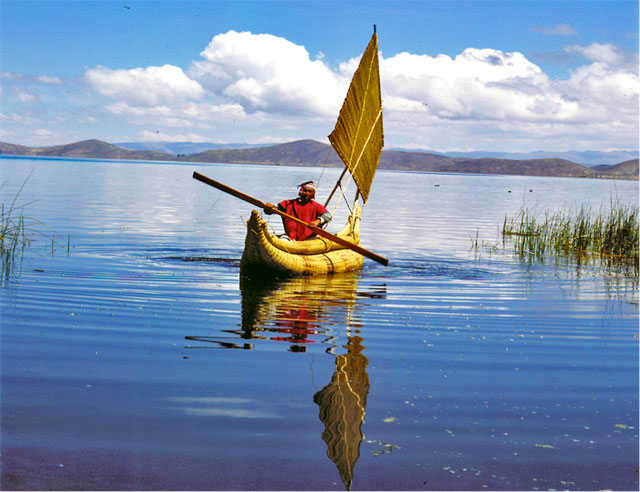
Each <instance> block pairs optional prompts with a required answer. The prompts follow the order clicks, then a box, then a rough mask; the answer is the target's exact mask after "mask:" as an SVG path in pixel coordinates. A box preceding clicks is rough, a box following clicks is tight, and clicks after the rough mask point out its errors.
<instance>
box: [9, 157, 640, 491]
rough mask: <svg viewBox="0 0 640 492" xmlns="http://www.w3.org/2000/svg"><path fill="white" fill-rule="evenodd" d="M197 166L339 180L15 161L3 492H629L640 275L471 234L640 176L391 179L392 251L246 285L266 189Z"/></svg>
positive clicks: (385, 212) (379, 180)
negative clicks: (246, 258) (246, 264)
mask: <svg viewBox="0 0 640 492" xmlns="http://www.w3.org/2000/svg"><path fill="white" fill-rule="evenodd" d="M193 171H199V172H201V173H203V174H205V175H207V176H210V177H211V178H213V179H216V180H219V181H222V182H223V183H226V184H228V185H230V186H232V187H234V188H237V189H240V190H242V191H245V192H247V193H249V194H251V195H254V196H256V197H258V198H260V199H262V200H264V201H272V202H275V201H278V200H280V199H284V198H290V197H292V196H295V194H296V189H295V186H296V185H297V184H298V183H300V182H302V181H303V180H306V179H315V180H316V181H317V180H318V178H321V179H320V192H319V198H320V199H323V198H324V197H325V196H326V193H327V188H329V187H330V186H331V184H332V182H333V180H334V179H335V177H336V173H337V171H336V170H331V169H328V170H325V171H324V172H323V171H322V170H321V169H318V168H306V169H300V168H288V167H262V166H240V165H237V166H223V165H204V164H195V165H194V164H190V165H178V164H171V163H143V162H97V161H84V160H56V159H37V160H36V159H26V158H20V159H18V158H3V159H1V160H0V174H1V182H2V183H3V186H2V188H1V189H0V193H1V194H2V202H3V203H5V206H7V205H8V203H10V202H11V200H12V199H13V197H14V196H15V195H16V193H17V192H18V190H19V189H20V187H21V186H22V185H23V183H24V188H23V189H22V191H21V193H20V195H19V197H18V200H17V203H18V204H24V205H25V208H24V211H23V215H25V216H27V217H32V218H34V219H37V220H39V221H41V222H42V223H43V224H46V227H45V226H44V225H40V226H37V229H38V230H40V231H41V232H43V233H45V234H46V236H47V237H41V236H37V235H33V236H32V244H31V246H30V247H29V248H28V249H26V250H25V252H24V256H23V258H22V261H21V262H19V263H18V265H16V269H15V271H14V274H13V275H12V277H11V278H10V279H9V280H8V281H4V282H3V284H2V289H1V313H0V314H1V323H2V325H1V332H0V336H1V339H0V342H1V344H0V351H1V352H0V353H1V359H2V360H1V378H2V379H1V394H0V396H1V405H2V409H1V410H2V414H1V417H2V427H1V431H2V434H1V437H2V440H1V453H2V454H1V460H2V476H1V480H2V483H1V485H2V489H4V490H7V489H15V490H18V489H83V490H89V489H94V490H95V489H102V490H104V489H125V490H131V489H145V490H157V489H163V490H167V489H171V490H283V489H285V490H345V488H347V487H349V486H350V487H351V489H352V490H361V489H367V490H514V489H515V490H518V489H519V490H598V489H613V490H637V488H638V369H639V368H638V291H637V287H638V284H637V278H633V277H631V278H630V277H625V276H624V275H620V274H616V273H615V272H610V271H606V270H605V269H604V268H601V267H598V266H594V265H591V266H583V267H580V268H578V267H576V266H571V264H563V262H560V263H559V264H557V263H556V262H555V261H552V260H550V261H547V262H546V263H544V264H539V263H534V264H523V263H520V262H519V261H518V260H517V259H515V258H514V257H513V255H512V254H511V253H510V252H509V251H506V250H503V249H502V247H499V248H497V249H496V250H493V249H491V248H480V249H479V250H478V251H474V250H471V249H470V248H471V246H472V242H471V238H472V237H473V238H474V239H475V238H476V237H477V238H478V240H479V241H480V242H483V241H484V242H485V244H495V243H497V242H498V228H499V227H500V226H501V224H502V221H503V220H504V217H505V214H509V215H514V214H515V213H516V212H517V211H518V210H519V209H520V207H521V206H522V205H523V204H524V205H526V206H527V207H529V208H530V209H533V210H539V211H541V212H543V211H545V210H551V211H553V210H556V209H558V208H565V209H570V208H577V207H579V206H580V205H583V204H588V205H591V206H592V207H593V208H595V209H599V208H600V207H601V206H602V207H605V208H606V207H607V206H608V205H609V204H610V203H611V201H612V199H613V200H620V201H622V202H625V203H632V204H636V203H638V183H637V182H628V181H606V180H592V179H564V178H539V177H513V176H511V177H505V176H470V175H443V174H417V173H399V172H379V173H378V175H377V177H376V182H375V183H374V186H373V189H372V193H371V195H370V199H369V202H368V203H367V206H366V207H365V210H364V214H363V222H362V229H361V235H362V244H363V246H364V247H366V248H367V249H370V250H372V251H374V252H376V253H378V254H380V255H382V256H385V257H387V258H389V260H390V265H389V266H388V267H383V266H381V265H379V264H377V263H374V262H372V261H370V260H366V261H365V266H364V268H363V270H362V271H360V272H355V273H351V274H343V275H336V276H329V277H322V276H321V277H310V278H302V279H293V280H289V281H285V282H280V283H276V284H271V285H257V284H255V283H254V284H249V285H247V283H246V282H243V283H242V284H241V283H240V280H239V259H240V256H241V254H242V248H243V244H244V233H245V226H244V222H245V220H246V219H247V218H248V217H249V214H250V211H251V206H250V205H249V204H246V203H244V202H242V201H240V200H237V199H235V198H233V197H230V196H227V195H224V194H222V193H221V192H219V191H217V190H215V189H213V188H210V187H207V186H206V185H204V184H202V183H200V182H198V181H195V180H193V179H192V178H191V175H192V173H193ZM25 182H26V183H25ZM349 193H351V192H349ZM344 216H345V214H344V212H340V211H339V212H338V213H337V214H336V218H335V219H334V221H333V222H332V223H331V224H330V225H329V228H328V229H329V230H330V231H332V232H334V231H337V230H339V229H340V228H341V227H342V225H343V224H344ZM270 220H271V224H272V225H273V227H274V228H275V229H276V230H280V223H279V222H280V221H279V219H278V218H277V217H274V218H271V219H270ZM53 234H55V240H54V244H53V245H52V241H51V237H52V235H53Z"/></svg>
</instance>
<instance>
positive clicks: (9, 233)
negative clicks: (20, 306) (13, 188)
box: [0, 181, 55, 279]
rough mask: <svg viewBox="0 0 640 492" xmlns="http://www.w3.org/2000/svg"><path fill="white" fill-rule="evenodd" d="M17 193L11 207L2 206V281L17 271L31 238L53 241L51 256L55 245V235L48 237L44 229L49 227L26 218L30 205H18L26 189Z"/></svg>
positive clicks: (0, 211)
mask: <svg viewBox="0 0 640 492" xmlns="http://www.w3.org/2000/svg"><path fill="white" fill-rule="evenodd" d="M25 184H26V181H25V183H23V185H22V187H21V188H20V190H19V191H18V193H16V196H15V197H14V198H13V201H12V202H11V204H10V205H8V206H5V204H4V203H2V204H0V258H1V259H0V261H1V262H2V269H1V275H2V276H1V277H0V278H1V279H8V278H9V277H10V276H11V274H12V273H13V271H14V270H15V267H16V264H17V263H18V260H19V259H21V258H22V255H23V253H24V250H25V248H27V247H29V246H30V245H31V241H32V240H31V237H33V236H41V237H43V238H46V239H50V240H51V254H53V248H54V244H55V235H53V234H52V235H51V236H48V235H47V234H45V233H43V232H42V229H48V227H47V226H46V225H45V224H44V223H42V222H41V221H39V220H37V219H33V218H31V217H25V215H24V210H25V208H26V207H27V206H28V205H29V203H26V204H22V205H17V201H18V197H19V196H20V193H21V192H22V189H23V188H24V185H25Z"/></svg>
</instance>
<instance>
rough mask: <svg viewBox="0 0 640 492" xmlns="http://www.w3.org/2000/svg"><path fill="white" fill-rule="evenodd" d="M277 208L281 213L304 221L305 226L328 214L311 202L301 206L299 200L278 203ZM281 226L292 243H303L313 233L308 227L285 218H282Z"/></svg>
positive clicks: (318, 205) (321, 207)
mask: <svg viewBox="0 0 640 492" xmlns="http://www.w3.org/2000/svg"><path fill="white" fill-rule="evenodd" d="M278 207H279V208H280V209H281V210H282V211H283V212H285V213H287V214H289V215H293V216H294V217H297V218H298V219H300V220H304V221H305V222H306V223H307V224H308V223H309V222H311V221H312V220H316V219H317V218H319V217H320V216H321V215H322V214H324V213H326V212H328V210H327V209H326V208H324V207H323V206H322V205H320V204H319V203H318V202H316V201H313V200H312V201H310V202H308V203H306V204H305V205H302V204H301V203H300V199H299V198H296V199H293V200H284V201H283V202H280V203H278ZM282 225H283V226H284V231H285V232H286V233H287V236H289V237H290V238H291V239H293V240H294V241H304V240H305V239H308V238H309V236H311V235H312V234H313V231H312V230H311V229H309V228H308V227H305V226H303V225H302V224H298V223H297V222H294V221H293V220H291V219H287V218H285V217H283V218H282Z"/></svg>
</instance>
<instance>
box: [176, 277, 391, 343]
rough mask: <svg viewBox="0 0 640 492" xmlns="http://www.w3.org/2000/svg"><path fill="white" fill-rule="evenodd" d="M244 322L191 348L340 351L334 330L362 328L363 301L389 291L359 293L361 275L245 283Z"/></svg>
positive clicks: (242, 283) (382, 288)
mask: <svg viewBox="0 0 640 492" xmlns="http://www.w3.org/2000/svg"><path fill="white" fill-rule="evenodd" d="M240 290H241V294H242V322H241V324H240V326H239V328H236V329H223V330H219V331H218V334H217V335H216V336H187V337H185V338H186V339H187V340H190V341H195V342H206V345H204V346H203V345H200V346H194V345H191V346H189V348H205V347H206V348H228V349H245V350H251V349H253V348H255V346H256V344H257V343H266V342H284V343H286V345H285V346H286V348H287V349H288V350H289V351H291V352H306V350H307V346H308V345H310V344H315V343H322V344H326V345H327V346H328V347H327V348H326V349H327V350H328V351H332V350H333V349H334V348H335V346H336V341H335V336H336V332H335V330H334V328H335V327H336V326H338V327H340V326H344V325H346V326H347V328H348V329H351V330H353V329H357V328H359V327H360V326H359V323H360V322H359V319H358V316H357V314H356V300H357V298H358V297H368V298H371V297H380V296H385V295H386V287H385V286H384V285H382V286H374V287H372V288H370V289H369V290H368V291H363V292H358V274H357V273H345V274H335V275H330V276H304V277H295V278H290V279H285V280H282V279H281V280H266V281H256V280H254V279H251V280H249V279H246V278H241V280H240Z"/></svg>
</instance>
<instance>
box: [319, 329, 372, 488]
mask: <svg viewBox="0 0 640 492" xmlns="http://www.w3.org/2000/svg"><path fill="white" fill-rule="evenodd" d="M362 341H363V339H362V338H361V337H360V336H359V335H355V336H349V342H348V343H347V345H346V346H345V348H346V349H347V353H346V354H344V355H339V356H337V357H336V369H335V372H334V374H333V377H332V378H331V382H329V384H327V385H326V386H325V387H324V388H323V389H321V390H320V391H318V392H317V393H316V394H315V395H313V401H314V402H315V403H316V404H317V405H318V407H319V409H320V413H319V416H320V420H321V421H322V423H323V424H324V426H325V429H324V432H323V433H322V439H323V440H324V442H326V443H327V456H328V457H329V458H330V459H331V460H332V461H333V462H334V463H335V464H336V467H337V468H338V473H340V478H341V479H342V483H344V485H345V487H346V488H347V490H350V489H351V483H352V481H353V469H354V467H355V464H356V461H358V458H359V457H360V443H361V442H362V438H363V434H362V423H363V422H364V413H365V408H366V406H367V395H368V394H369V375H368V374H367V364H368V363H369V360H368V359H367V358H366V357H365V356H364V355H363V354H362V351H363V350H364V346H363V345H362Z"/></svg>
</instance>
